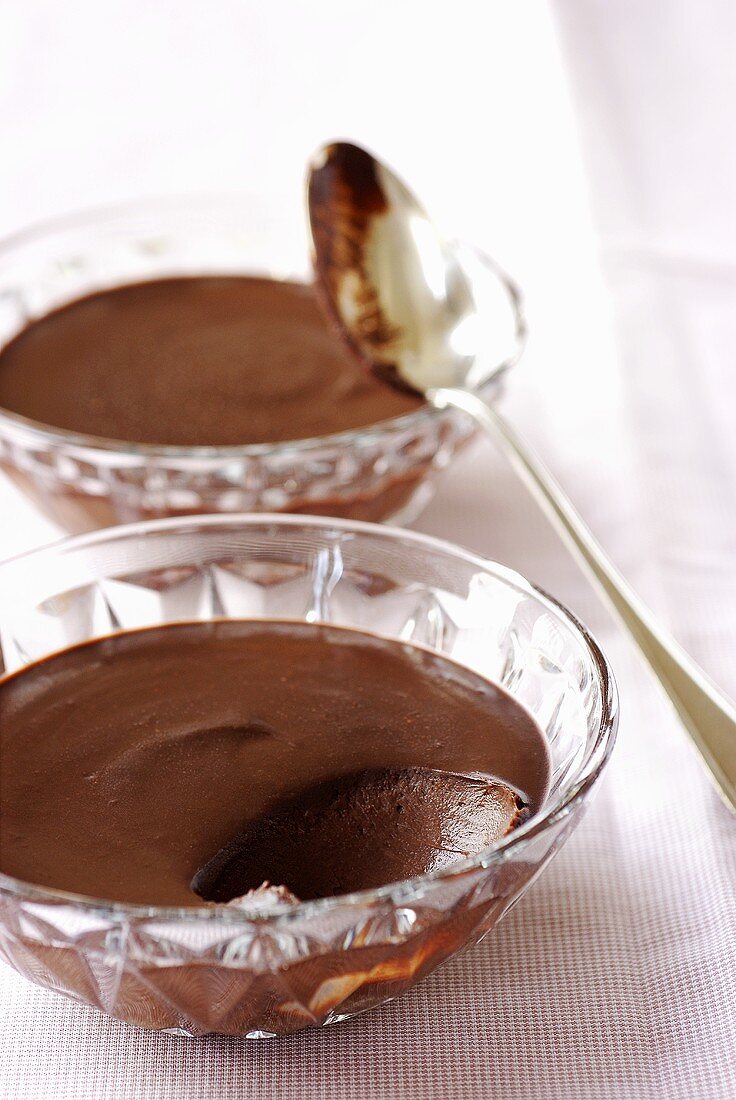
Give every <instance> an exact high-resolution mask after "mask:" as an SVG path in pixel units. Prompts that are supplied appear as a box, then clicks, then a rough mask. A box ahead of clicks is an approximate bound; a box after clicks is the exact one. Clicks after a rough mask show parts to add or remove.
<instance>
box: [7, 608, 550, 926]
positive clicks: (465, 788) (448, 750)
mask: <svg viewBox="0 0 736 1100" xmlns="http://www.w3.org/2000/svg"><path fill="white" fill-rule="evenodd" d="M0 763H1V765H2V766H1V768H0V870H2V871H3V872H5V873H6V874H10V875H13V876H15V877H17V878H20V879H23V880H26V881H30V882H34V883H37V884H41V885H44V886H49V887H56V888H60V889H64V890H70V891H74V892H77V893H82V894H88V895H93V896H96V897H103V898H108V899H115V900H119V901H126V902H140V903H147V904H160V905H196V904H202V901H203V899H204V901H218V902H227V901H230V900H231V899H232V898H235V897H238V896H240V895H243V894H245V893H247V892H248V891H250V890H253V889H256V888H258V887H259V886H260V885H261V883H262V882H263V881H264V879H268V880H270V881H271V882H274V883H277V884H279V885H283V886H284V887H286V888H288V890H290V891H292V892H293V893H295V894H296V895H298V896H299V897H302V898H309V897H317V896H324V895H328V894H335V893H343V892H348V891H352V890H358V889H362V888H364V887H372V886H377V885H380V884H383V883H386V882H389V881H394V880H397V879H402V878H405V877H409V876H413V875H416V874H420V873H422V872H423V871H427V870H432V869H435V868H437V867H440V866H444V865H446V864H448V863H451V862H454V861H456V860H457V859H461V858H463V856H465V855H467V854H471V853H472V852H475V851H478V850H481V849H482V848H484V847H487V846H488V845H489V844H490V843H492V842H493V841H494V840H496V839H497V838H499V837H501V836H503V835H504V834H505V833H506V832H507V831H508V830H509V829H511V828H513V827H514V825H515V824H517V823H518V822H519V821H520V820H521V819H523V817H524V816H525V815H526V814H527V813H528V812H529V811H530V810H531V811H533V810H535V809H537V808H538V807H539V806H540V804H541V802H542V801H543V799H544V796H545V793H546V790H547V786H548V782H549V770H550V768H549V757H548V751H547V746H546V742H545V738H544V735H543V734H542V732H541V730H540V729H539V728H538V727H537V725H536V723H535V722H534V720H533V719H532V718H531V716H530V715H529V714H528V713H527V712H526V710H525V709H524V708H523V707H522V706H520V705H519V704H518V703H517V702H516V701H515V700H514V699H512V697H511V696H510V695H508V694H507V693H506V692H505V691H503V690H502V689H500V688H499V687H497V686H495V685H494V684H492V683H490V682H489V681H487V680H485V679H483V678H481V677H480V676H478V675H477V674H475V673H473V672H470V671H468V670H466V669H464V668H462V667H460V666H459V665H456V664H455V663H454V662H451V661H449V660H447V659H446V658H444V657H442V656H440V655H438V654H436V653H433V652H430V651H427V650H423V649H420V648H418V647H416V646H413V645H410V644H406V643H399V642H394V641H387V640H384V639H380V638H377V637H375V636H372V635H369V634H362V633H360V632H357V631H351V630H347V629H343V628H339V627H330V626H319V625H309V624H302V623H291V622H282V623H277V622H268V621H219V622H212V623H205V622H199V623H186V624H178V625H172V626H167V627H160V628H155V629H148V630H140V631H133V632H129V633H123V634H119V635H114V636H111V637H109V638H105V639H103V640H99V641H95V642H90V643H86V644H84V645H81V646H77V647H75V648H72V649H68V650H66V651H64V652H62V653H59V654H57V655H55V656H52V657H50V658H48V659H46V660H43V661H40V662H38V663H36V664H33V665H30V666H28V667H27V668H26V669H24V670H22V671H20V672H18V673H15V674H13V675H11V676H9V677H7V678H5V679H4V680H2V681H0ZM195 890H196V891H197V892H196V893H195V892H194V891H195Z"/></svg>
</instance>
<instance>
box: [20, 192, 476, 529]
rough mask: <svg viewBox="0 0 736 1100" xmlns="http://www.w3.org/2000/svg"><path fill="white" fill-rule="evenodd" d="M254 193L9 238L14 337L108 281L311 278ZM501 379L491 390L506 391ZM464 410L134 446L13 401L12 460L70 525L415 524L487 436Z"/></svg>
mask: <svg viewBox="0 0 736 1100" xmlns="http://www.w3.org/2000/svg"><path fill="white" fill-rule="evenodd" d="M283 236H284V233H283V226H280V225H279V224H278V223H275V222H273V221H270V222H269V221H268V219H267V218H265V217H264V216H263V214H262V211H260V210H259V209H258V208H257V205H256V204H253V203H246V202H244V201H243V199H234V198H232V197H230V198H217V199H178V200H170V201H167V202H163V201H159V202H151V201H149V202H139V203H133V204H129V205H127V206H123V207H119V208H115V209H110V210H104V211H93V212H89V213H86V214H79V215H76V216H69V217H66V218H62V219H59V220H57V221H53V222H49V223H47V224H44V225H41V226H38V227H35V228H32V229H29V230H26V231H25V232H22V233H19V234H17V235H16V236H14V237H12V238H8V239H6V240H5V241H4V242H2V243H0V346H3V345H4V344H6V343H7V342H8V341H9V340H10V339H11V338H12V337H13V336H14V335H15V334H16V333H17V332H18V331H19V330H20V329H22V328H23V327H24V326H25V325H26V324H27V323H28V321H30V320H32V319H33V318H36V317H39V316H42V315H44V314H46V313H48V312H49V311H50V310H52V309H55V308H56V307H58V306H60V305H62V304H63V303H65V302H68V301H71V300H73V299H75V298H78V297H80V296H84V295H85V294H88V293H91V292H92V291H95V290H100V289H103V288H105V287H111V286H116V285H119V284H121V283H130V282H138V281H143V280H147V279H156V278H162V277H166V276H173V275H196V274H200V275H201V274H213V273H214V274H236V273H237V274H254V275H269V276H272V277H277V278H297V279H300V280H302V281H304V280H305V279H309V278H310V274H309V271H308V264H307V255H308V253H307V247H306V243H303V242H299V245H298V246H297V244H296V242H290V243H288V244H286V245H285V244H284V241H283ZM493 385H494V384H491V387H490V389H489V390H488V391H487V393H492V392H493ZM473 430H474V429H473V426H472V423H471V421H470V420H469V419H468V418H466V417H464V416H463V414H461V413H458V412H457V411H453V410H443V411H439V410H435V409H432V408H430V407H429V406H425V407H420V408H419V409H417V410H416V411H415V412H413V413H410V414H409V415H406V416H401V417H396V418H394V419H392V420H386V421H383V422H382V423H378V424H374V425H370V426H368V427H364V428H358V429H355V430H353V431H347V432H340V433H338V434H335V435H328V436H323V437H321V438H314V439H300V440H295V441H293V442H286V443H274V444H263V445H250V446H242V447H240V446H236V447H164V446H161V447H159V446H147V445H141V444H133V443H121V442H119V441H115V440H109V439H102V438H97V437H94V436H84V435H77V434H75V433H73V432H69V431H65V430H63V429H59V428H54V427H53V426H50V425H47V424H41V423H38V422H36V421H32V420H29V419H27V418H25V417H22V416H19V415H17V414H14V413H11V412H9V411H7V410H3V409H0V468H2V469H3V470H4V471H5V473H6V474H8V476H9V477H10V478H11V479H12V480H13V481H14V482H15V483H16V484H17V485H18V486H19V488H20V489H21V490H22V491H23V492H24V493H25V494H26V495H27V496H28V497H30V498H31V499H32V500H33V501H34V502H35V504H36V505H37V506H38V507H39V508H40V509H41V510H42V511H43V512H44V513H45V514H46V515H48V516H50V517H51V518H52V519H53V520H54V521H55V522H57V523H59V524H60V525H61V526H62V528H64V529H65V530H67V531H70V532H74V533H78V532H81V531H89V530H93V529H95V528H98V527H106V526H110V525H112V524H116V523H124V522H130V521H133V520H140V519H152V518H156V517H161V516H176V515H193V514H197V515H198V514H203V513H213V512H223V513H227V512H243V511H247V512H264V511H266V512H309V513H312V514H317V515H334V516H347V517H350V518H353V519H366V520H373V521H375V520H385V519H392V520H393V521H395V522H401V523H404V522H408V521H409V520H410V519H413V518H414V517H415V516H416V515H417V514H418V513H419V511H421V509H422V508H423V507H424V505H425V504H426V503H427V502H428V500H429V498H430V497H431V495H432V492H433V481H434V478H435V475H436V474H437V473H438V472H439V471H440V470H442V469H443V468H444V467H445V466H446V465H447V463H448V462H449V461H450V459H451V458H452V456H453V454H454V453H455V452H456V451H457V449H458V448H459V447H460V446H461V445H462V444H463V443H464V442H465V441H466V440H467V439H468V438H469V437H470V436H471V435H472V434H473Z"/></svg>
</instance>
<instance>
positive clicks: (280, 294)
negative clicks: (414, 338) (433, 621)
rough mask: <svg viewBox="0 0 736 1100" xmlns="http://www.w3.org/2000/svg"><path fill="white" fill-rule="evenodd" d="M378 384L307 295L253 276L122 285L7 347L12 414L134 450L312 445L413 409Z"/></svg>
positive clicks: (413, 401)
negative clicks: (307, 441) (311, 440)
mask: <svg viewBox="0 0 736 1100" xmlns="http://www.w3.org/2000/svg"><path fill="white" fill-rule="evenodd" d="M419 404H420V401H419V399H418V398H416V397H414V396H412V395H410V394H405V393H399V392H397V391H395V390H392V389H391V387H390V386H386V385H383V384H382V383H381V382H379V381H377V380H376V379H374V378H372V377H371V375H370V374H369V373H368V372H367V371H365V370H361V367H360V365H359V364H357V363H356V361H355V360H354V359H353V357H352V356H351V355H350V353H349V352H348V351H347V350H346V349H345V348H344V347H343V345H342V343H341V341H340V339H339V337H338V336H337V334H336V333H335V332H334V331H333V330H332V329H331V328H330V326H329V325H328V323H327V321H326V320H325V318H324V317H323V315H322V311H321V309H320V307H319V304H318V302H317V298H316V294H315V292H314V290H313V289H312V288H310V287H308V286H305V285H302V284H298V283H289V282H280V281H277V280H273V279H258V278H250V277H245V276H222V277H219V276H202V277H192V278H172V279H163V280H158V281H154V282H147V283H137V284H133V285H129V286H120V287H116V288H114V289H112V290H105V291H101V292H99V293H97V294H92V295H90V296H89V297H86V298H81V299H79V300H78V301H75V302H71V303H70V304H68V305H65V306H63V307H62V308H60V309H58V310H56V311H54V312H53V313H49V314H48V315H46V316H45V317H41V318H40V319H38V320H36V321H33V322H32V323H31V324H30V325H28V327H27V328H25V329H24V330H23V331H22V332H20V333H19V334H18V335H17V336H16V337H15V338H14V339H13V340H12V341H11V342H10V343H9V344H8V345H7V346H6V347H5V348H3V349H0V406H1V407H3V408H6V409H8V410H10V411H11V412H15V413H19V414H21V415H23V416H26V417H29V418H31V419H33V420H38V421H41V422H42V423H44V424H48V425H51V426H53V427H57V428H65V429H67V430H69V431H75V432H80V433H83V434H87V435H96V436H103V437H105V438H108V439H117V440H124V441H128V442H135V443H148V444H165V445H180V446H230V445H238V444H247V443H273V442H278V441H283V440H288V439H303V438H308V437H312V436H321V435H325V434H329V433H332V432H340V431H344V430H347V429H350V428H357V427H362V426H365V425H368V424H374V423H377V422H378V421H381V420H386V419H388V418H391V417H395V416H400V415H402V414H404V413H407V412H411V411H412V410H414V409H416V408H417V407H418V406H419Z"/></svg>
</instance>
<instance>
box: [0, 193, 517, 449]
mask: <svg viewBox="0 0 736 1100" xmlns="http://www.w3.org/2000/svg"><path fill="white" fill-rule="evenodd" d="M246 202H247V200H246V199H244V198H240V199H238V197H237V195H236V194H233V193H230V194H227V195H219V196H218V195H216V194H209V195H205V194H200V195H190V196H186V195H180V196H175V197H173V198H171V199H166V198H164V197H158V198H148V199H134V200H132V201H128V202H122V203H112V204H108V205H103V206H94V207H89V208H88V209H85V210H77V211H72V212H70V213H67V214H63V215H61V216H60V217H55V218H47V219H45V220H42V221H38V222H35V223H33V224H31V225H29V226H27V227H26V228H24V229H20V230H17V231H16V232H14V233H11V234H7V235H6V236H4V237H3V238H2V239H0V258H2V257H4V256H5V255H6V254H7V253H9V252H12V251H13V250H15V249H21V248H23V247H24V246H25V245H28V244H32V243H34V242H37V241H41V240H43V238H44V237H47V236H49V237H50V236H52V235H53V234H54V233H56V232H59V231H64V230H72V229H75V228H78V229H80V230H83V229H84V228H85V227H86V228H92V227H93V226H94V225H96V224H98V223H99V222H113V223H114V222H115V221H117V220H119V219H123V218H125V216H126V215H127V216H130V215H135V214H136V213H139V214H143V213H146V212H148V211H150V212H152V213H153V212H155V211H156V210H157V209H161V210H165V211H166V212H167V213H170V212H171V211H172V209H173V208H174V207H177V206H178V207H180V208H181V210H182V212H184V211H186V210H187V209H195V208H196V209H202V210H207V209H208V208H209V207H210V206H216V208H217V209H218V210H220V209H222V206H223V204H226V205H228V206H230V207H231V208H233V209H242V208H243V206H244V204H245V203H246ZM464 247H466V248H468V249H469V250H470V251H472V252H473V253H475V255H476V256H477V257H478V258H479V259H480V260H481V262H483V263H486V264H488V265H491V266H492V267H493V268H494V269H495V267H496V265H495V264H494V261H493V260H492V259H491V257H489V256H488V255H487V254H486V253H485V252H483V251H482V250H481V249H477V248H475V246H472V245H465V246H464ZM270 277H272V278H284V277H283V276H276V275H271V276H270ZM356 369H360V368H359V367H356ZM505 373H506V369H503V370H500V371H499V372H498V374H497V375H495V376H494V378H493V379H491V380H489V382H488V383H487V384H486V385H485V386H483V387H482V391H483V392H484V393H486V394H487V393H489V392H492V391H493V389H494V388H495V387H496V386H497V384H498V382H499V381H500V379H501V376H502V375H504V374H505ZM449 415H453V413H452V412H450V413H449ZM447 416H448V410H446V409H437V408H435V407H434V406H433V405H430V404H428V403H427V404H424V405H420V406H419V408H418V409H415V410H414V411H413V412H409V413H403V414H402V415H401V416H394V417H388V418H387V419H385V420H378V421H376V422H375V424H364V425H363V426H362V427H358V428H347V429H345V430H344V431H341V432H332V433H330V434H328V435H321V436H307V437H304V438H296V439H286V440H282V441H280V442H278V443H242V444H241V443H236V444H233V445H231V446H226V447H224V446H223V447H203V446H197V447H195V446H178V445H165V444H156V443H153V444H152V443H134V442H129V441H127V440H122V439H111V438H108V437H107V436H97V435H87V434H85V433H84V432H73V431H69V430H67V429H66V428H59V427H55V426H54V425H53V424H46V423H44V422H43V421H41V420H34V419H32V418H31V417H27V416H23V415H22V414H20V413H15V412H12V411H11V410H10V409H4V408H2V406H0V429H1V428H2V426H3V425H7V426H8V427H9V428H10V429H13V430H15V431H16V432H17V431H19V430H20V431H23V432H25V433H27V434H29V435H31V436H32V437H33V438H35V439H38V440H41V441H43V442H45V443H51V444H54V445H56V446H66V447H77V448H81V449H83V450H85V451H88V452H93V453H94V454H97V455H99V454H108V455H125V456H127V457H129V458H139V459H141V461H145V460H150V459H157V458H158V459H162V460H167V459H168V460H169V461H173V460H180V461H181V460H184V459H200V460H201V459H210V460H218V461H219V460H227V459H230V460H233V459H236V458H240V459H249V458H252V459H256V458H266V457H268V458H278V457H280V456H282V455H284V454H290V453H292V452H297V453H298V454H305V453H308V452H310V451H317V450H320V449H324V448H325V447H340V448H341V447H350V446H352V445H353V444H354V443H356V442H364V441H365V440H366V439H375V438H376V437H380V436H382V435H393V434H394V433H396V432H401V431H403V430H404V429H405V428H411V427H418V426H420V425H422V424H424V423H426V422H429V421H432V420H437V419H442V418H446V417H447Z"/></svg>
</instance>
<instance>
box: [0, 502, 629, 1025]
mask: <svg viewBox="0 0 736 1100" xmlns="http://www.w3.org/2000/svg"><path fill="white" fill-rule="evenodd" d="M0 608H1V609H2V611H1V612H0V651H1V653H2V661H3V664H4V669H5V671H6V672H11V671H13V670H15V669H18V668H22V667H23V666H24V665H26V664H27V663H28V662H30V661H34V660H38V659H39V658H42V657H44V656H46V655H48V654H50V653H53V652H55V651H57V650H59V649H63V648H65V647H67V646H69V645H72V644H74V643H77V642H81V641H84V640H87V639H89V638H94V637H98V636H100V635H109V634H112V633H115V632H117V631H120V630H125V629H131V628H136V627H143V626H150V625H156V624H161V623H169V622H174V621H191V620H202V619H204V620H207V619H213V618H222V617H227V618H269V619H290V620H306V621H308V622H316V621H322V622H329V623H335V624H340V625H343V626H350V627H355V628H359V629H362V630H369V631H372V632H374V633H376V634H380V635H383V636H386V637H390V638H400V639H404V640H407V641H412V642H415V643H417V644H419V645H422V646H428V647H431V648H433V649H436V650H438V651H440V652H442V653H445V654H448V655H449V656H451V657H452V658H453V659H454V660H456V661H458V662H460V663H461V664H463V665H465V666H467V667H468V668H472V669H474V670H476V671H478V672H480V673H482V674H483V675H484V676H486V677H488V678H490V679H492V680H495V681H497V682H499V683H501V684H503V685H504V686H505V687H506V689H507V690H508V691H510V692H511V693H512V694H513V695H514V696H515V697H516V698H517V699H519V700H520V701H521V702H522V703H523V704H524V705H525V706H526V707H528V708H529V710H530V711H531V712H532V713H533V714H534V715H535V717H536V719H537V721H538V722H539V724H540V725H541V727H542V729H543V730H544V732H545V734H546V736H547V738H548V741H549V747H550V752H551V756H552V767H553V779H552V786H551V790H550V793H549V797H548V798H547V800H546V802H545V804H544V806H543V807H542V808H541V810H540V812H539V813H538V814H537V815H536V816H535V817H533V818H532V819H531V820H530V821H528V822H527V823H525V824H524V825H523V826H522V827H520V828H519V829H517V830H516V831H515V832H513V833H511V834H510V835H509V836H508V837H506V838H504V840H502V841H501V842H500V843H498V844H497V845H495V846H494V847H492V848H489V849H487V850H485V851H483V852H482V853H481V854H480V855H478V856H475V857H473V858H470V859H466V860H464V861H462V862H459V863H457V864H455V865H453V866H452V867H451V868H448V869H444V870H441V871H438V872H435V873H433V874H429V875H425V876H422V877H420V878H415V879H412V880H409V881H406V882H400V883H396V884H393V885H389V886H386V887H384V888H382V889H379V890H372V891H365V892H362V893H357V894H352V895H349V896H342V897H335V898H329V899H325V900H318V901H310V902H305V903H302V904H300V905H298V906H296V907H295V908H293V909H291V910H287V911H282V912H275V913H270V914H260V915H259V914H256V913H253V912H251V913H248V912H243V911H239V910H237V909H233V908H229V907H226V906H214V907H199V908H197V907H192V908H181V909H172V908H168V909H166V908H157V907H146V906H140V905H123V904H112V903H109V902H103V901H100V900H95V899H93V898H88V897H81V896H76V895H72V894H68V893H64V892H61V891H57V890H51V889H46V888H41V887H37V886H33V885H31V884H29V883H25V882H20V881H17V880H15V879H13V878H10V877H9V876H6V875H2V874H0V956H2V957H3V958H5V959H6V960H7V961H8V962H9V963H10V964H11V965H12V966H14V967H15V968H16V970H18V971H19V972H20V973H21V974H24V975H25V976H26V977H28V978H30V979H31V980H32V981H34V982H37V983H38V984H39V985H42V986H45V987H46V988H48V989H52V990H56V991H58V992H61V993H65V994H67V995H69V996H71V997H75V998H77V999H78V1000H81V1001H84V1002H85V1003H87V1004H90V1005H94V1006H96V1007H97V1008H99V1009H101V1010H102V1011H103V1012H106V1013H109V1014H111V1015H113V1016H116V1017H118V1018H119V1019H122V1020H126V1021H128V1022H129V1023H132V1024H136V1025H138V1026H140V1027H146V1028H155V1029H166V1030H174V1031H176V1032H177V1033H180V1034H185V1035H202V1034H205V1033H208V1032H221V1033H227V1034H234V1035H247V1036H250V1037H262V1036H266V1035H276V1034H283V1033H287V1032H290V1031H294V1030H297V1029H299V1028H303V1027H308V1026H316V1025H321V1024H328V1023H331V1022H333V1021H336V1020H343V1019H346V1018H347V1017H349V1016H352V1015H354V1014H355V1013H357V1012H361V1011H363V1010H365V1009H367V1008H371V1007H373V1006H374V1005H378V1004H380V1003H381V1002H383V1001H386V1000H388V999H391V998H393V997H395V996H397V995H398V994H400V993H402V992H403V991H404V990H406V989H408V988H410V987H411V986H413V985H414V984H415V983H416V982H417V981H419V980H420V978H422V977H423V976H424V975H426V974H428V973H429V972H430V971H432V970H433V969H434V968H435V967H437V966H438V965H439V964H440V963H442V962H443V961H444V960H445V959H447V958H448V957H449V956H451V955H452V954H454V953H455V952H457V951H458V950H459V949H460V948H462V947H464V946H465V945H467V944H470V943H474V942H476V941H477V940H479V939H480V938H481V937H482V936H483V935H485V934H486V933H487V932H488V931H489V929H491V928H492V927H493V926H494V924H495V923H496V922H497V921H498V920H499V918H500V917H501V916H502V915H503V914H504V913H505V912H506V911H507V910H508V909H509V907H510V906H511V905H512V904H513V903H514V902H515V901H516V900H517V899H518V898H519V897H520V896H521V894H522V893H523V892H524V891H525V890H526V889H527V887H528V886H529V884H530V882H531V881H532V879H533V878H534V877H535V876H536V875H537V874H539V872H540V871H541V870H542V868H543V867H544V866H545V864H546V863H547V862H548V860H549V859H550V857H551V856H552V855H553V854H554V852H555V851H556V850H557V849H558V848H559V847H560V845H561V844H562V843H563V842H564V841H565V840H566V838H567V837H568V836H569V835H570V833H571V831H572V829H573V828H574V827H575V825H576V824H577V823H578V821H579V820H580V818H581V816H582V813H583V810H584V808H585V806H586V804H587V802H588V800H589V798H590V796H591V793H592V791H593V788H594V786H595V784H596V782H597V780H598V778H599V777H600V774H601V771H602V769H603V766H604V764H605V763H606V761H607V759H608V757H609V754H610V752H611V749H612V746H613V741H614V736H615V730H616V725H617V701H616V689H615V685H614V681H613V677H612V675H611V670H610V668H609V666H608V663H607V661H606V659H605V657H604V656H603V654H602V653H601V651H600V649H599V648H598V646H597V645H596V643H595V642H594V641H593V639H592V638H591V637H590V635H589V634H588V633H587V631H586V630H585V628H584V627H582V626H581V625H580V624H579V623H578V622H577V621H576V620H575V619H574V618H573V617H572V616H571V615H570V613H569V612H568V611H566V610H565V609H564V608H562V607H561V606H560V605H559V604H557V603H556V602H555V601H554V600H552V599H550V597H548V596H546V595H545V594H544V593H542V592H540V591H539V590H538V589H536V588H534V587H533V586H532V585H530V584H528V583H527V582H526V581H525V580H523V578H522V577H520V576H518V575H517V574H516V573H514V572H512V571H511V570H509V569H506V568H504V567H502V566H499V565H494V564H493V563H492V562H488V561H484V560H483V559H481V558H478V557H475V556H474V555H472V554H470V553H467V552H465V551H463V550H460V549H458V548H457V547H454V546H452V545H450V544H449V543H444V542H440V541H438V540H436V539H432V538H428V537H427V536H424V535H418V534H415V533H412V532H407V531H403V530H399V529H392V528H389V527H381V526H376V525H372V524H363V523H358V522H351V521H346V520H334V521H332V520H325V519H320V518H317V517H299V516H254V515H251V516H228V517H223V516H209V517H205V518H200V519H196V520H192V519H189V520H187V519H169V520H158V521H152V522H149V523H143V524H134V525H130V526H128V527H123V528H114V529H111V530H108V531H99V532H96V533H93V534H88V535H82V536H80V537H77V538H73V539H67V540H65V541H63V542H61V543H58V544H56V545H54V546H51V547H48V548H46V549H41V550H37V551H34V552H32V553H30V554H27V555H24V556H22V557H20V558H15V559H13V560H11V561H10V562H6V563H5V564H3V565H1V566H0Z"/></svg>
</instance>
